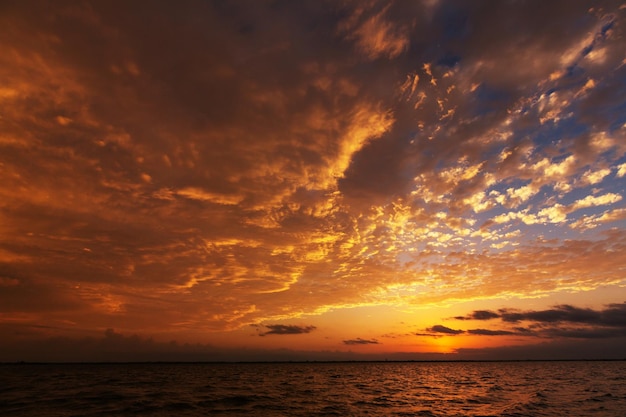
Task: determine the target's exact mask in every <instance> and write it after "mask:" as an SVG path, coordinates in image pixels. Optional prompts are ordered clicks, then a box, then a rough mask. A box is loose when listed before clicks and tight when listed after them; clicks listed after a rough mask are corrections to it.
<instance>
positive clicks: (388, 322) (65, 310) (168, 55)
mask: <svg viewBox="0 0 626 417" xmlns="http://www.w3.org/2000/svg"><path fill="white" fill-rule="evenodd" d="M625 36H626V2H623V1H582V0H581V1H570V0H563V1H558V0H554V1H549V2H546V1H542V0H528V1H521V0H502V1H483V0H480V1H447V0H423V1H408V0H402V1H400V0H398V1H377V0H362V1H361V0H359V1H343V0H336V1H324V0H322V1H313V0H310V1H309V0H305V1H282V0H272V1H270V0H267V1H264V0H258V1H257V0H242V1H218V0H215V1H211V0H202V1H200V0H197V1H196V0H184V1H179V2H172V1H158V0H155V1H135V2H128V1H117V0H112V1H109V0H107V1H64V0H59V1H32V0H25V1H17V0H16V1H12V0H5V1H2V2H1V3H0V49H1V50H2V53H1V54H0V340H2V342H0V361H20V360H26V361H102V360H106V361H115V360H218V361H229V360H361V359H362V360H370V359H398V360H407V359H408V360H422V359H424V360H433V359H434V360H438V359H445V360H454V359H573V358H574V359H575V358H596V359H602V358H624V352H625V351H626V200H625V198H624V197H625V195H626V189H625V185H626V38H625Z"/></svg>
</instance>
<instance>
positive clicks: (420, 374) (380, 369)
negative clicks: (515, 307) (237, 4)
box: [0, 361, 626, 417]
mask: <svg viewBox="0 0 626 417" xmlns="http://www.w3.org/2000/svg"><path fill="white" fill-rule="evenodd" d="M0 415H1V416H213V415H216V416H220V415H225V416H442V417H444V416H445V417H448V416H533V417H537V416H626V362H625V361H563V362H558V361H546V362H526V361H524V362H323V363H322V362H307V363H102V364H24V363H20V364H2V365H0Z"/></svg>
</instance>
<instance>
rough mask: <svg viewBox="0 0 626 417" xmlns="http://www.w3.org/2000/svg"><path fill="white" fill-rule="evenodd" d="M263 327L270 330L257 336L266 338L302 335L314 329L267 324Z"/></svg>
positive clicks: (312, 327)
mask: <svg viewBox="0 0 626 417" xmlns="http://www.w3.org/2000/svg"><path fill="white" fill-rule="evenodd" d="M265 327H267V328H268V329H270V330H269V331H267V332H263V333H260V334H259V336H266V335H268V334H304V333H311V332H312V331H313V330H315V329H316V327H315V326H296V325H288V324H268V325H266V326H265Z"/></svg>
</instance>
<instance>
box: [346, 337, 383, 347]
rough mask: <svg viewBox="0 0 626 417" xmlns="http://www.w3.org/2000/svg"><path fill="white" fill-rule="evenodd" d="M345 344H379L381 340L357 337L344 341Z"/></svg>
mask: <svg viewBox="0 0 626 417" xmlns="http://www.w3.org/2000/svg"><path fill="white" fill-rule="evenodd" d="M343 344H344V345H378V344H380V342H379V341H378V340H376V339H361V338H360V337H357V338H356V339H348V340H344V341H343Z"/></svg>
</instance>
